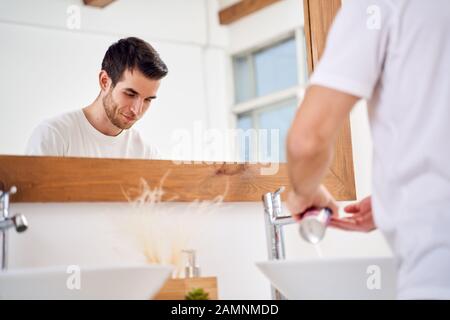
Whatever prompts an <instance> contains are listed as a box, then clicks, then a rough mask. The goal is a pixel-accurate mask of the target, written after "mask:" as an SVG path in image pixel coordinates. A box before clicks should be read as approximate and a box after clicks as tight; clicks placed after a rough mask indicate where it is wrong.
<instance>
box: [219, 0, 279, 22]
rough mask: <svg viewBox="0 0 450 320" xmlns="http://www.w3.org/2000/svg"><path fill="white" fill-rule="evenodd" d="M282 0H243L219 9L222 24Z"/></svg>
mask: <svg viewBox="0 0 450 320" xmlns="http://www.w3.org/2000/svg"><path fill="white" fill-rule="evenodd" d="M279 1H281V0H242V1H239V2H238V3H235V4H234V5H232V6H230V7H228V8H225V9H222V10H220V11H219V21H220V24H225V25H226V24H230V23H233V22H235V21H237V20H239V19H241V18H243V17H246V16H248V15H250V14H252V13H254V12H256V11H258V10H261V9H263V8H265V7H267V6H269V5H271V4H273V3H275V2H279Z"/></svg>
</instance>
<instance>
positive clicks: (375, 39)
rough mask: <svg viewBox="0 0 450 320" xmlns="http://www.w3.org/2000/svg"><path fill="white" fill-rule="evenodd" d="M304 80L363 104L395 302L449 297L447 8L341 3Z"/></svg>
mask: <svg viewBox="0 0 450 320" xmlns="http://www.w3.org/2000/svg"><path fill="white" fill-rule="evenodd" d="M377 17H379V18H380V19H381V20H377ZM310 83H311V84H318V85H322V86H326V87H330V88H333V89H337V90H339V91H342V92H346V93H349V94H352V95H355V96H359V97H363V98H365V99H367V100H368V107H369V118H370V122H371V131H372V138H373V146H374V155H373V182H372V183H373V186H372V188H373V190H372V191H373V195H372V206H373V211H374V219H375V222H376V224H377V226H378V227H379V228H380V229H381V230H382V231H383V232H384V234H385V235H386V238H387V239H388V241H389V243H390V244H391V246H392V249H393V252H394V254H395V255H396V257H397V258H398V263H399V264H398V284H397V285H398V298H400V299H420V298H431V299H433V298H435V299H441V298H445V299H450V1H448V0H430V1H423V0H385V1H382V0H347V1H346V2H344V5H343V7H342V8H341V10H340V12H339V13H338V15H337V18H336V19H335V22H334V23H333V26H332V29H331V30H330V33H329V35H328V40H327V45H326V49H325V52H324V55H323V57H322V59H321V61H320V63H319V65H318V67H317V69H316V70H315V72H314V74H313V76H312V78H311V80H310Z"/></svg>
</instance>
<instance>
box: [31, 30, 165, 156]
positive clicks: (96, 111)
mask: <svg viewBox="0 0 450 320" xmlns="http://www.w3.org/2000/svg"><path fill="white" fill-rule="evenodd" d="M167 72H168V70H167V66H166V65H165V64H164V62H163V61H162V60H161V58H160V57H159V54H158V53H157V52H156V51H155V49H153V47H152V46H151V45H150V44H148V43H146V42H144V41H143V40H141V39H138V38H133V37H131V38H126V39H121V40H119V41H118V42H116V43H114V44H112V45H111V46H110V47H109V48H108V50H107V51H106V54H105V57H104V58H103V62H102V70H101V71H100V74H99V85H100V93H99V95H98V97H97V98H96V99H95V101H94V102H93V103H92V104H90V105H89V106H87V107H85V108H83V109H80V110H76V111H72V112H68V113H65V114H62V115H60V116H57V117H55V118H52V119H49V120H46V121H44V122H42V123H41V124H39V125H38V126H37V128H35V130H34V132H33V134H32V135H31V137H30V139H29V142H28V145H27V151H26V153H27V154H29V155H51V156H76V157H106V158H145V159H152V158H157V157H158V151H157V149H156V148H155V147H151V146H149V145H147V144H145V143H144V141H143V139H142V138H141V136H140V134H139V132H138V131H136V130H134V129H131V127H132V126H133V125H134V124H135V123H136V122H137V121H138V120H139V119H140V118H142V116H143V115H144V114H145V112H146V111H147V110H148V108H149V107H150V104H151V102H152V100H154V99H156V93H157V91H158V88H159V85H160V81H161V79H162V78H164V77H165V76H166V74H167Z"/></svg>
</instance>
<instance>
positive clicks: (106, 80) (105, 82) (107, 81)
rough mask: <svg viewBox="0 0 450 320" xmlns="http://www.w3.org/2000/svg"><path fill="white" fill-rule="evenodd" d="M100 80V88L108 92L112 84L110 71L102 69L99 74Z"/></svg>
mask: <svg viewBox="0 0 450 320" xmlns="http://www.w3.org/2000/svg"><path fill="white" fill-rule="evenodd" d="M98 81H99V84H100V90H102V91H103V92H108V91H109V87H110V86H111V78H110V77H109V76H108V73H106V71H105V70H102V71H100V74H99V75H98Z"/></svg>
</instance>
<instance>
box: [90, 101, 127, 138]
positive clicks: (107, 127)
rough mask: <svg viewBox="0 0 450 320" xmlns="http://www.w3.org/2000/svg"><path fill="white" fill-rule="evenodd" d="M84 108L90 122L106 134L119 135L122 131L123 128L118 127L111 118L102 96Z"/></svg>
mask: <svg viewBox="0 0 450 320" xmlns="http://www.w3.org/2000/svg"><path fill="white" fill-rule="evenodd" d="M82 110H83V112H84V115H85V116H86V119H87V120H88V121H89V123H90V124H91V125H92V126H93V127H94V128H95V129H97V130H98V131H100V132H101V133H103V134H104V135H107V136H117V135H118V134H120V133H121V132H122V129H120V128H117V127H116V126H115V125H113V124H112V123H111V121H110V120H109V118H108V116H107V115H106V112H105V108H104V107H103V103H102V101H101V99H100V96H99V97H97V99H95V101H94V102H93V103H91V104H90V105H89V106H87V107H85V108H83V109H82Z"/></svg>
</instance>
